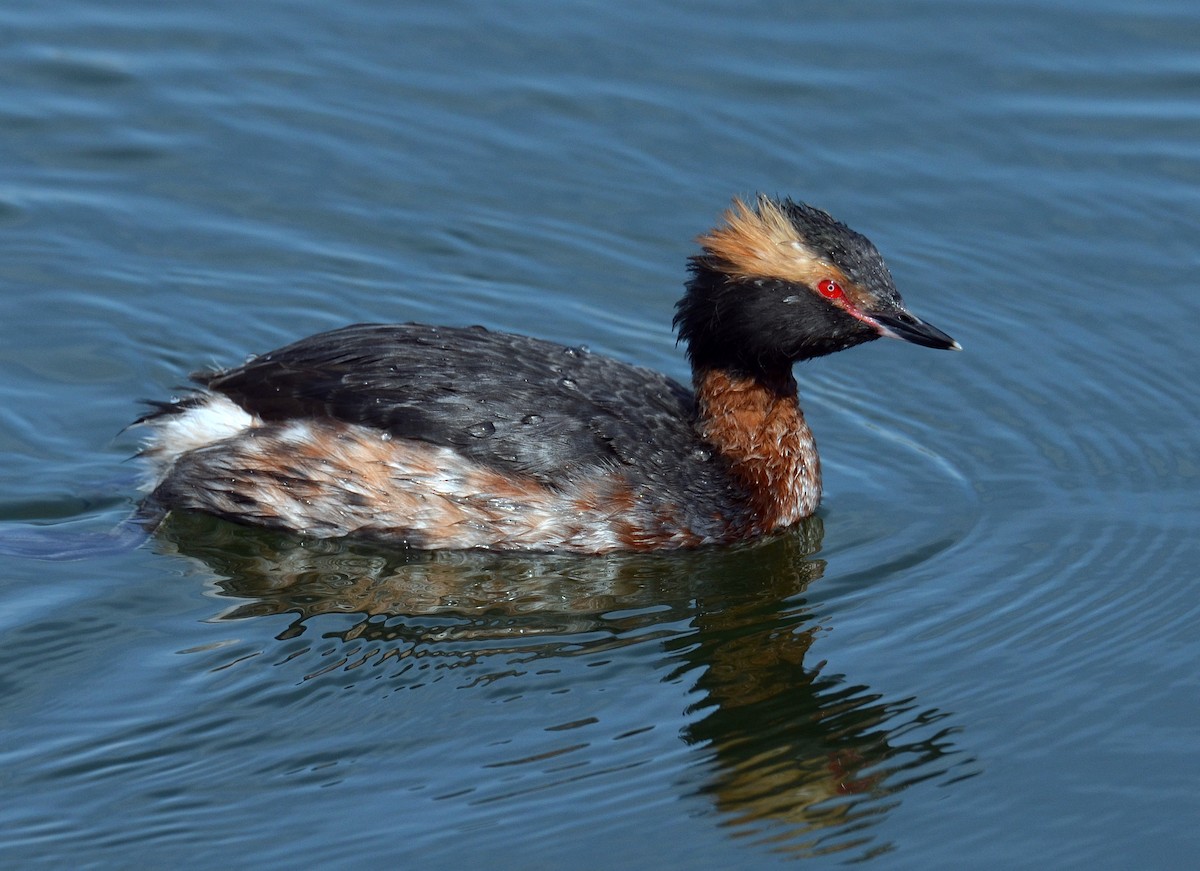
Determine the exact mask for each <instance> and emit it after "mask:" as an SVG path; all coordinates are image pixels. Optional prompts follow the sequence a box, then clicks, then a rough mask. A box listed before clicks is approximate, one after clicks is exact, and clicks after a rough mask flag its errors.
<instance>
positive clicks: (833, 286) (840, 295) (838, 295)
mask: <svg viewBox="0 0 1200 871" xmlns="http://www.w3.org/2000/svg"><path fill="white" fill-rule="evenodd" d="M817 290H819V291H821V296H823V297H825V298H826V299H845V297H846V292H845V291H843V290H842V286H841V285H840V284H838V283H837V282H836V281H830V280H829V279H828V278H826V279H823V280H821V281H818V282H817Z"/></svg>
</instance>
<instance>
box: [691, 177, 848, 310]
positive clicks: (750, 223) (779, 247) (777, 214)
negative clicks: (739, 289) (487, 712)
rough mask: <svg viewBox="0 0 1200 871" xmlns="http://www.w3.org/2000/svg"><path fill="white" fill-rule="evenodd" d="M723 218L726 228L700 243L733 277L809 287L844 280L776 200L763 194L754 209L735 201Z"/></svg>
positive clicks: (723, 269)
mask: <svg viewBox="0 0 1200 871" xmlns="http://www.w3.org/2000/svg"><path fill="white" fill-rule="evenodd" d="M722 219H723V221H724V223H723V224H722V225H720V226H718V227H715V228H713V229H712V230H710V231H708V232H707V233H705V234H703V235H702V236H700V237H699V238H697V240H696V241H697V242H699V243H700V245H701V246H702V247H703V248H704V250H705V253H707V254H709V255H711V256H712V257H713V258H715V259H716V261H717V262H716V264H715V266H716V268H717V269H718V270H720V271H722V272H724V273H725V274H727V275H729V276H730V277H733V278H741V279H754V278H778V279H783V280H784V281H792V282H797V283H800V284H805V285H808V286H809V287H812V286H814V285H815V284H816V282H817V281H819V280H821V279H824V278H832V279H834V280H839V278H841V279H842V280H844V276H842V274H841V270H840V269H838V268H837V267H836V266H834V265H833V264H832V263H830V262H829V261H827V260H825V259H824V258H822V257H821V256H820V255H818V254H817V253H816V252H815V251H814V250H813V249H812V248H811V247H809V245H808V244H807V243H806V241H805V240H804V239H803V238H801V236H800V234H799V232H797V230H796V227H795V226H794V225H793V224H792V222H791V221H790V220H789V219H788V216H787V215H786V214H785V213H784V211H783V210H782V209H781V208H780V207H779V205H778V204H777V203H776V202H775V201H774V200H772V199H771V198H770V197H767V196H766V195H764V194H759V195H758V197H757V199H756V200H755V204H754V206H753V207H751V206H749V205H747V204H746V202H745V201H744V200H742V199H740V198H735V199H734V201H733V204H732V205H731V206H730V207H729V208H728V209H726V211H725V214H724V215H722Z"/></svg>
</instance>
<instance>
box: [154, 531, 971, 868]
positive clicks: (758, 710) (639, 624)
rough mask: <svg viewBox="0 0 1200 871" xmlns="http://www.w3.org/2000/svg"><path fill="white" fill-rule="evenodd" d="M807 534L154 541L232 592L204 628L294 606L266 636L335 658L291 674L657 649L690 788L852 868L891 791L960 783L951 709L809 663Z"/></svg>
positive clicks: (815, 623)
mask: <svg viewBox="0 0 1200 871" xmlns="http://www.w3.org/2000/svg"><path fill="white" fill-rule="evenodd" d="M821 535H822V527H821V520H820V518H819V517H814V518H810V519H809V520H807V521H805V522H804V523H802V524H801V525H800V526H799V527H798V528H797V529H795V530H793V531H791V532H789V533H788V534H786V535H784V536H781V537H778V538H776V539H775V540H773V541H771V542H768V543H766V544H760V545H757V546H753V547H745V548H735V549H720V550H712V549H710V550H704V551H696V552H691V553H675V554H672V555H670V556H660V555H617V556H610V557H600V558H581V557H575V556H569V555H550V554H526V555H520V554H494V553H486V552H457V553H455V552H449V553H445V552H443V553H429V552H419V551H405V550H389V549H383V548H376V547H373V546H371V545H370V544H368V543H364V542H361V541H360V542H351V541H337V540H332V541H331V540H301V539H298V538H293V537H290V536H287V535H284V534H277V533H271V532H264V531H262V530H254V529H249V528H245V527H241V526H235V525H232V524H228V523H225V522H223V521H220V520H215V519H213V518H208V517H203V516H198V515H186V514H173V515H172V516H171V517H170V518H169V519H168V521H167V522H166V523H164V524H163V526H162V527H160V529H159V531H158V533H157V542H158V546H159V548H160V549H162V550H167V551H173V552H176V553H179V554H182V555H185V556H189V557H192V558H196V559H199V560H201V561H202V562H204V563H205V564H206V565H207V566H208V567H209V568H210V569H211V570H213V571H214V572H216V573H217V574H218V575H219V576H220V577H221V578H223V580H218V581H217V583H218V585H219V587H220V588H221V590H222V593H223V595H224V596H227V597H229V598H233V599H238V600H240V601H239V603H238V604H236V605H234V606H233V607H231V608H229V609H228V610H226V611H225V612H223V613H222V614H221V615H220V618H219V619H221V620H236V619H245V618H253V617H262V616H268V615H276V616H278V615H292V616H293V618H294V619H293V621H292V622H291V624H290V626H288V627H287V628H286V629H285V630H284V631H282V632H281V633H279V634H278V636H277V638H278V640H279V641H280V642H289V641H290V642H291V643H292V644H295V639H300V638H301V637H302V636H304V635H305V633H306V632H307V631H309V630H310V629H312V630H319V631H320V632H321V638H322V639H324V642H325V644H330V643H332V644H334V645H336V646H337V647H339V648H340V649H338V650H335V651H330V650H329V649H328V648H327V647H325V648H324V649H321V650H318V649H317V648H318V646H319V645H316V644H313V645H308V646H304V645H301V646H300V647H299V648H298V649H295V650H294V651H293V652H291V653H290V654H289V655H288V659H289V660H295V659H298V658H301V657H304V656H311V657H313V658H314V659H316V660H319V665H317V667H315V668H313V669H312V670H311V671H309V672H308V673H307V675H306V677H307V678H315V677H317V676H319V675H322V674H327V673H329V672H331V671H336V670H339V669H345V670H350V669H354V668H362V667H367V666H372V665H373V666H377V667H378V666H383V665H385V664H388V663H395V664H396V665H397V666H398V668H397V670H396V674H395V676H394V677H395V679H396V680H398V681H402V680H412V679H413V678H412V677H411V675H410V673H411V671H412V667H413V666H414V663H415V661H417V660H419V661H420V663H421V664H420V666H419V667H420V668H424V669H428V668H430V667H434V668H436V667H438V666H439V665H442V666H446V667H455V668H463V667H466V668H469V669H471V670H472V671H473V673H474V680H472V681H471V683H470V686H479V685H481V684H489V683H492V682H495V681H500V680H504V679H506V678H508V677H511V676H513V675H514V674H518V673H527V672H528V671H530V670H532V669H533V668H535V667H548V666H549V663H551V662H552V661H553V660H555V659H556V658H561V657H566V656H579V655H588V654H591V653H597V652H606V651H612V650H614V649H616V648H619V647H624V646H629V645H634V644H638V645H645V644H657V645H659V646H660V648H661V649H662V650H665V651H666V653H667V655H668V657H669V662H670V663H671V664H672V667H671V669H670V672H669V673H668V674H667V675H666V676H665V677H663V678H662V679H663V680H666V681H671V682H683V683H685V684H688V683H689V682H690V685H691V686H692V687H693V689H694V691H695V692H697V693H698V694H700V695H701V697H702V698H701V700H700V701H698V702H697V703H695V704H694V705H693V706H692V708H691V709H690V710H689V711H688V712H687V714H688V716H687V717H686V718H685V720H684V723H683V727H682V738H683V740H684V741H686V742H687V743H688V744H689V745H690V746H692V747H694V748H695V749H696V758H695V760H694V765H697V766H698V768H699V771H701V772H702V774H701V775H700V777H699V780H698V781H697V783H698V785H697V786H691V787H688V789H689V790H690V791H694V792H699V793H702V794H704V795H706V796H708V797H709V800H710V801H711V802H712V804H713V805H714V806H715V807H716V808H717V809H718V811H719V812H720V813H721V814H722V815H723V818H724V820H725V824H726V825H728V826H730V827H731V830H732V832H733V833H735V834H737V835H739V836H744V837H748V838H749V839H750V840H751V841H753V842H755V843H758V842H761V843H762V844H764V845H765V846H767V848H768V849H772V850H777V851H781V852H786V853H788V854H793V855H799V856H805V855H815V854H822V853H830V852H841V851H850V852H851V854H857V855H858V856H860V857H867V856H870V855H872V854H875V853H878V852H886V851H887V850H888V849H890V847H889V845H887V844H882V843H879V842H878V841H877V839H876V838H875V837H874V836H873V834H872V832H871V831H870V830H871V828H872V822H874V821H877V820H879V819H882V818H883V816H885V815H886V814H887V813H888V811H889V810H890V809H891V808H892V807H894V806H895V805H896V804H897V803H898V802H899V798H898V797H897V796H898V794H899V793H900V792H901V791H903V790H904V789H905V788H907V787H908V786H911V785H913V784H915V783H918V782H921V781H928V780H934V781H936V782H939V783H942V784H950V783H953V782H956V781H957V780H959V779H962V778H964V777H968V776H971V774H972V773H974V772H973V770H972V760H971V759H969V758H967V756H966V754H964V753H963V752H962V751H961V750H957V749H956V748H955V747H954V744H953V735H954V734H955V732H956V731H957V730H956V728H955V727H953V726H952V725H950V724H949V722H948V720H949V715H948V714H946V713H944V712H940V711H937V710H934V709H928V708H927V709H922V708H921V706H920V704H919V703H918V702H917V701H916V700H915V699H913V698H903V699H894V700H888V699H885V698H884V697H883V696H882V695H880V694H878V693H873V692H872V691H871V690H870V689H869V688H868V687H866V686H861V685H854V684H852V683H851V682H849V681H848V680H847V679H846V678H845V677H843V676H840V675H835V674H830V673H828V672H826V671H825V670H824V665H825V663H822V662H817V663H812V662H807V663H806V659H807V658H808V655H809V648H810V646H811V645H812V644H813V641H814V639H815V638H816V637H817V636H818V634H819V633H820V631H821V630H822V626H821V625H820V623H819V619H820V618H819V616H818V615H817V614H816V613H814V611H813V610H812V609H811V608H810V607H809V606H808V605H807V604H806V601H805V595H806V591H807V588H808V585H809V584H810V583H811V582H813V581H815V580H816V579H817V578H819V577H820V576H821V575H822V573H823V572H824V570H825V563H824V561H823V560H820V559H816V558H814V557H813V554H815V553H816V552H817V551H818V550H819V549H820V544H821ZM332 615H340V616H339V618H338V619H336V620H334V619H332ZM330 623H336V627H330V626H329V625H327V624H330ZM331 628H332V630H333V631H330V629H331ZM331 652H332V653H333V655H332V656H331V655H330V653H331ZM514 656H516V657H519V660H520V663H521V667H520V669H519V670H514V668H513V661H514ZM535 663H541V665H540V666H537V665H535ZM497 665H498V666H499V668H496V666H497ZM655 666H656V667H661V660H659V659H656V660H655ZM406 676H407V677H406ZM692 774H693V775H694V774H695V770H693V772H692ZM693 779H694V778H689V780H693Z"/></svg>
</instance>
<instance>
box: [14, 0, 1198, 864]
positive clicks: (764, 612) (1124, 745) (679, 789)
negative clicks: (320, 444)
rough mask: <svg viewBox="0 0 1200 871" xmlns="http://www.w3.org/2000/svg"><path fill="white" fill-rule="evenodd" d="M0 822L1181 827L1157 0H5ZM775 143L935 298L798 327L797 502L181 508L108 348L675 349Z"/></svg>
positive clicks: (175, 376)
mask: <svg viewBox="0 0 1200 871" xmlns="http://www.w3.org/2000/svg"><path fill="white" fill-rule="evenodd" d="M0 33H3V34H5V37H6V38H5V39H4V40H3V41H0V70H2V72H3V81H4V82H5V87H4V88H3V89H0V130H2V131H3V133H0V167H3V168H2V169H0V239H2V244H3V255H2V256H0V288H2V289H3V292H0V451H2V452H3V453H2V456H3V463H2V464H0V644H2V649H3V656H2V657H0V784H2V787H3V796H4V798H3V801H0V865H2V866H3V867H14V868H33V867H47V868H63V867H94V868H128V867H145V868H167V867H180V866H183V867H189V868H210V867H211V868H227V867H230V866H234V867H242V866H264V867H289V868H290V867H326V868H342V867H346V868H348V867H359V866H362V865H363V864H383V865H386V866H388V867H409V866H413V865H420V866H421V867H427V868H447V869H459V868H463V867H486V868H513V869H527V868H631V869H634V868H655V869H675V868H688V869H695V868H728V867H737V868H767V867H774V866H776V865H778V864H781V863H784V862H788V861H793V860H795V861H800V862H802V863H804V862H806V863H808V864H810V865H814V866H818V867H821V866H829V865H839V864H843V863H850V862H861V863H863V864H866V865H869V866H875V867H880V868H915V867H922V868H930V867H932V868H943V867H964V866H965V865H969V866H970V867H977V868H1013V867H1047V868H1129V867H1139V868H1183V867H1190V866H1191V865H1193V864H1194V863H1195V859H1196V856H1197V855H1198V854H1200V834H1197V832H1198V831H1200V829H1197V826H1196V820H1197V818H1198V812H1200V799H1198V798H1197V790H1196V784H1197V782H1200V731H1198V729H1197V722H1198V720H1200V718H1198V714H1200V703H1198V700H1200V678H1198V677H1197V675H1198V674H1200V668H1198V663H1200V594H1198V593H1197V584H1196V581H1197V579H1198V572H1197V568H1196V566H1197V561H1198V558H1200V544H1198V543H1197V541H1198V537H1197V534H1196V532H1197V529H1198V528H1200V499H1198V498H1197V497H1198V488H1197V485H1198V479H1200V463H1198V461H1197V457H1198V456H1200V451H1198V450H1197V448H1198V441H1200V438H1198V436H1197V432H1198V427H1197V424H1198V422H1200V399H1198V398H1197V394H1196V390H1195V387H1194V385H1195V384H1196V383H1197V376H1200V365H1198V363H1197V356H1196V352H1195V347H1196V342H1195V332H1196V324H1197V322H1198V321H1200V302H1198V300H1200V296H1197V294H1196V292H1195V283H1196V279H1195V275H1196V271H1197V269H1196V267H1197V265H1198V260H1200V258H1198V256H1197V244H1196V233H1195V229H1194V228H1195V216H1196V215H1197V214H1198V213H1200V135H1198V134H1200V10H1197V9H1195V8H1194V4H1190V3H1186V2H1183V0H1165V2H1158V3H1152V4H1141V5H1136V6H1131V5H1130V4H1119V3H1112V2H1102V3H1073V2H1065V0H1062V2H1051V3H1037V4H1031V3H1017V2H995V0H993V2H976V3H969V4H960V3H948V2H933V0H929V2H900V3H893V4H888V5H887V6H878V5H874V4H861V3H850V4H841V5H836V6H828V5H818V4H800V5H797V4H766V3H761V4H749V5H748V4H735V3H730V2H716V0H710V2H701V3H691V4H676V5H669V4H645V3H637V4H635V3H630V2H626V0H612V2H609V3H605V4H593V3H586V2H559V3H539V2H515V3H507V4H503V5H496V4H485V3H470V2H452V3H422V2H413V3H406V4H377V3H365V2H350V3H340V4H326V3H315V2H292V3H280V2H263V3H254V4H241V3H230V2H218V3H210V4H200V5H191V6H184V5H178V4H159V3H151V2H142V3H138V2H128V0H115V2H109V3H95V2H77V3H59V4H22V5H18V4H9V5H7V6H4V7H0ZM757 190H764V191H767V192H771V193H780V194H790V195H792V196H795V197H799V198H803V199H805V200H808V201H810V202H812V203H814V204H817V205H820V206H822V207H825V208H827V209H829V210H830V211H832V212H834V213H835V214H836V215H838V216H839V217H840V218H842V219H844V220H846V221H847V222H849V223H850V224H851V225H852V226H854V227H856V228H857V229H859V230H861V231H862V232H864V233H866V234H868V235H869V236H870V237H871V238H872V239H873V240H874V241H875V243H876V244H877V245H878V246H879V248H880V249H881V250H882V251H883V253H884V255H885V257H886V258H887V260H888V262H889V264H890V265H891V268H892V271H893V273H894V275H895V278H896V281H897V284H898V286H899V287H900V289H901V292H902V293H903V294H904V296H905V299H906V300H907V301H908V303H909V304H910V305H911V307H912V308H913V309H914V311H916V312H917V313H918V314H919V315H921V316H923V317H926V318H927V319H928V320H929V321H931V322H932V323H934V324H936V325H937V326H939V327H941V328H943V329H945V330H946V331H947V332H949V333H950V334H951V335H953V336H954V337H955V338H957V339H958V340H959V341H960V342H962V344H963V345H964V347H965V348H966V351H965V353H963V354H943V353H934V352H931V351H927V350H925V349H920V348H915V347H912V346H903V345H901V343H896V342H877V343H873V344H872V345H870V346H868V347H866V348H862V349H857V350H855V351H851V352H848V353H846V354H839V355H836V356H834V357H831V358H828V359H823V360H820V361H815V362H813V363H810V364H805V365H803V366H801V367H799V369H798V371H797V376H798V378H799V380H800V382H801V393H802V398H803V401H804V406H805V410H806V413H807V415H808V418H809V421H810V423H811V424H812V426H813V428H814V430H815V431H816V434H817V437H818V441H819V443H820V445H821V450H822V457H823V462H824V466H825V471H826V499H825V503H824V506H823V508H822V510H821V513H820V515H819V516H818V517H817V518H816V519H814V520H813V521H812V522H811V523H808V524H806V525H805V526H803V527H802V528H800V529H798V530H796V531H795V532H794V533H793V534H790V535H788V536H786V537H784V538H782V539H780V540H776V541H772V542H769V543H767V544H764V545H761V546H757V547H749V548H741V549H732V550H711V551H703V552H698V553H692V554H683V555H674V556H643V557H610V558H603V559H575V558H563V557H549V556H541V557H536V556H530V557H513V556H509V557H496V556H489V555H487V554H449V555H440V556H436V557H428V556H424V555H420V554H404V553H395V552H389V551H386V550H379V549H373V548H371V547H367V546H365V545H360V544H353V543H349V544H347V543H328V542H324V543H323V542H311V541H304V540H299V539H291V538H288V537H286V536H276V535H265V534H262V533H259V532H255V531H252V530H246V529H241V528H235V527H231V526H229V525H226V524H222V523H219V522H216V521H211V520H206V519H203V518H173V519H172V521H171V522H170V523H168V524H167V525H166V526H165V527H164V528H163V529H162V530H161V531H160V532H159V533H158V534H157V535H156V536H154V537H153V538H152V539H150V540H148V541H141V540H140V539H139V538H138V537H137V536H136V534H134V533H132V532H131V531H130V530H128V529H127V528H125V527H123V525H122V524H123V522H124V520H125V519H126V518H127V517H128V515H129V513H130V512H131V511H132V509H133V507H134V504H135V499H136V490H135V479H136V464H135V463H132V462H130V461H129V460H128V458H129V457H130V456H131V455H132V454H133V453H134V451H135V450H136V447H137V439H136V434H131V433H128V432H122V428H123V427H124V426H125V425H126V424H127V423H128V422H129V421H130V420H131V419H132V418H133V417H134V416H136V414H137V413H138V406H137V400H139V399H141V398H147V397H151V398H153V397H165V396H169V395H171V393H172V392H173V391H178V390H179V389H180V385H182V384H183V383H184V382H185V379H186V374H187V373H188V372H189V371H191V370H193V369H196V368H200V367H203V366H207V365H213V364H217V365H228V364H233V363H237V362H239V361H240V360H242V359H244V358H245V356H246V355H248V354H251V353H257V352H263V351H266V350H269V349H271V348H273V347H276V346H278V345H279V344H282V343H284V342H287V341H290V340H292V339H295V338H298V337H300V336H302V335H305V334H308V333H311V332H314V331H316V330H319V329H323V328H328V327H332V326H336V325H340V324H343V323H350V322H353V321H362V320H382V321H403V320H421V321H430V322H438V323H450V324H469V323H483V324H487V325H488V326H491V327H495V328H499V329H508V330H515V331H519V332H526V333H532V334H536V335H540V336H544V337H547V338H551V339H555V340H559V341H562V342H566V343H573V344H586V345H588V346H589V347H591V348H592V349H593V350H594V351H596V352H600V353H608V354H613V355H617V356H620V357H622V358H624V359H628V360H631V361H634V362H637V363H639V364H642V365H647V366H652V367H655V368H658V369H661V370H663V371H666V372H668V373H670V374H671V375H673V376H675V377H678V378H681V379H686V377H687V371H686V367H685V363H684V361H683V359H682V357H681V355H680V354H679V351H678V349H677V348H676V347H675V346H674V339H673V336H672V334H671V331H670V326H669V325H670V317H671V311H672V305H673V303H674V301H675V299H676V298H677V296H678V294H679V292H680V288H681V282H682V278H683V266H684V259H685V258H686V256H687V255H688V254H689V253H691V252H692V251H693V250H694V247H693V242H692V239H693V238H694V237H695V235H696V234H697V233H698V232H700V231H702V230H704V229H706V228H707V227H708V226H710V225H711V223H712V222H713V221H714V220H715V219H716V217H717V215H718V214H719V213H720V211H721V210H722V209H723V208H724V207H725V205H726V204H727V203H728V201H729V199H730V197H732V196H733V195H735V194H750V193H753V192H755V191H757Z"/></svg>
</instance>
